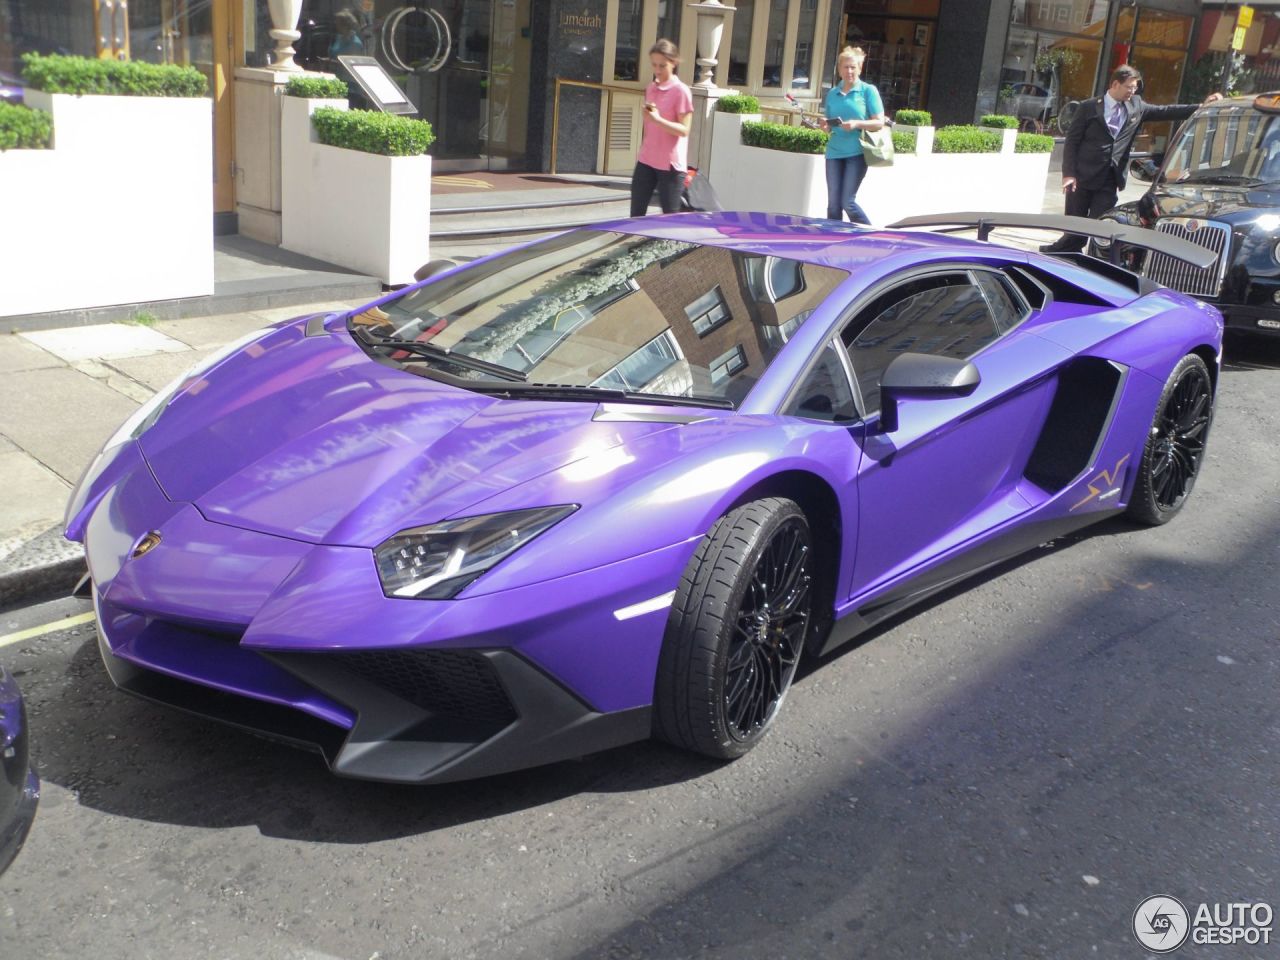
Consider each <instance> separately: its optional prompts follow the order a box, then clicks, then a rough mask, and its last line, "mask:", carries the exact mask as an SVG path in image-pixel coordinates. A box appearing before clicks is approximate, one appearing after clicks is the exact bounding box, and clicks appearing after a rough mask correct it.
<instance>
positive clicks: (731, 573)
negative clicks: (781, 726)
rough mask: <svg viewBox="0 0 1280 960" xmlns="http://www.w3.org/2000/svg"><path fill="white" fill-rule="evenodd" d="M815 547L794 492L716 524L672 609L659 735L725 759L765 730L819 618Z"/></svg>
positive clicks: (661, 674) (660, 687) (661, 677)
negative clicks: (815, 615)
mask: <svg viewBox="0 0 1280 960" xmlns="http://www.w3.org/2000/svg"><path fill="white" fill-rule="evenodd" d="M813 552H814V551H813V539H812V535H811V533H810V531H809V524H808V522H807V520H806V518H805V515H804V513H803V512H802V511H801V510H800V508H799V507H798V506H797V505H796V504H795V503H794V502H792V501H791V500H784V499H781V498H770V499H767V500H757V501H754V502H752V503H748V504H746V505H744V506H742V507H739V508H738V509H736V510H734V511H732V512H731V513H729V514H727V515H726V516H724V517H722V518H721V519H720V520H719V522H717V523H716V525H715V527H714V528H713V529H712V530H711V532H710V533H709V534H708V535H707V537H706V538H705V539H704V540H703V542H702V543H701V545H700V546H699V548H698V550H697V552H696V553H695V554H694V556H693V559H692V560H691V561H690V562H689V567H688V569H687V570H686V571H685V574H684V576H683V577H682V578H681V581H680V587H679V589H678V590H677V591H676V598H675V601H674V603H673V604H672V608H671V615H670V617H669V618H668V622H667V632H666V637H665V638H664V641H663V646H662V653H661V656H660V658H659V663H658V675H657V683H656V685H655V689H654V731H655V733H656V734H657V735H658V736H659V737H661V738H662V739H664V740H667V741H669V742H671V743H674V744H676V745H677V746H682V747H685V748H687V749H690V750H694V751H696V752H698V753H702V754H706V755H707V756H711V757H717V758H719V759H732V758H734V757H739V756H742V755H743V754H744V753H746V752H747V751H748V750H750V749H751V748H752V747H753V746H755V745H756V743H758V742H759V741H760V740H761V739H762V738H763V737H764V735H765V732H766V731H767V730H768V729H769V726H770V725H771V724H772V723H773V720H774V718H776V717H777V715H778V711H779V709H780V708H781V706H782V702H783V700H784V699H785V698H786V694H787V690H788V689H789V688H790V686H791V681H792V679H793V678H794V677H795V672H796V665H797V664H798V663H799V661H800V654H801V653H802V651H803V650H804V643H805V638H806V636H807V635H808V632H809V628H810V623H811V621H812V619H813V613H814V610H813V607H814V582H813V575H812V572H811V567H812V563H813Z"/></svg>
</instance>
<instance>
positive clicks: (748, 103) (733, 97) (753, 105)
mask: <svg viewBox="0 0 1280 960" xmlns="http://www.w3.org/2000/svg"><path fill="white" fill-rule="evenodd" d="M716 110H718V111H719V112H720V113H759V112H760V101H759V99H758V98H756V97H753V96H751V95H749V94H745V93H730V94H726V95H725V96H723V97H721V98H720V99H719V100H717V101H716Z"/></svg>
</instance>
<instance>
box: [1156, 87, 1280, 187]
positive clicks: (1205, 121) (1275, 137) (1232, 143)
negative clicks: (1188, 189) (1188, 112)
mask: <svg viewBox="0 0 1280 960" xmlns="http://www.w3.org/2000/svg"><path fill="white" fill-rule="evenodd" d="M1275 180H1280V124H1278V123H1277V122H1276V117H1275V116H1273V115H1272V114H1268V113H1260V112H1259V111H1257V110H1255V109H1253V108H1252V107H1251V106H1248V105H1242V106H1235V107H1227V108H1223V109H1218V110H1212V111H1209V112H1206V113H1203V114H1200V115H1199V116H1196V117H1193V118H1192V119H1191V120H1190V121H1189V122H1188V123H1187V124H1186V125H1185V126H1184V127H1183V128H1182V133H1181V136H1180V137H1179V138H1178V143H1177V146H1175V147H1174V149H1173V150H1172V151H1171V152H1170V154H1169V156H1168V158H1167V159H1166V160H1165V164H1164V170H1163V171H1162V172H1161V175H1160V182H1162V183H1192V184H1194V183H1206V184H1208V183H1216V184H1224V185H1231V184H1237V185H1241V186H1252V185H1255V184H1259V183H1265V182H1269V181H1275Z"/></svg>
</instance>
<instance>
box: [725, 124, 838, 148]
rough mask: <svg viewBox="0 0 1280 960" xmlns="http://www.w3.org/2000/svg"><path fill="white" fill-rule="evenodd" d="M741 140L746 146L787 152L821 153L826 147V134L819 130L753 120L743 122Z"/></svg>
mask: <svg viewBox="0 0 1280 960" xmlns="http://www.w3.org/2000/svg"><path fill="white" fill-rule="evenodd" d="M742 142H743V143H744V144H746V145H747V146H748V147H764V148H765V149H767V150H785V151H787V152H788V153H823V152H824V151H825V150H826V149H827V135H826V134H825V133H823V132H822V131H821V130H810V129H809V128H808V127H789V126H787V125H786V124H785V123H764V122H757V121H754V120H748V121H746V122H745V123H743V125H742Z"/></svg>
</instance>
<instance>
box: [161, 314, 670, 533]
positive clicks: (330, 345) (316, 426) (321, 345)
mask: <svg viewBox="0 0 1280 960" xmlns="http://www.w3.org/2000/svg"><path fill="white" fill-rule="evenodd" d="M255 348H257V349H255ZM596 409H597V408H596V405H595V404H593V403H590V402H586V403H578V402H558V403H548V402H542V401H527V402H526V401H508V400H495V399H494V398H492V397H488V396H485V395H483V394H478V393H472V392H470V391H467V390H462V389H459V388H455V387H451V386H447V385H445V384H441V383H437V382H434V381H432V380H428V379H425V378H422V377H418V376H415V375H413V374H411V373H408V372H406V371H404V370H398V369H393V368H389V367H387V366H384V365H382V364H379V363H376V362H374V361H373V360H370V359H369V358H368V357H367V356H365V354H364V353H363V352H362V351H360V349H359V348H358V347H356V346H355V345H354V344H353V343H352V342H351V340H350V338H349V337H347V336H346V335H345V334H341V335H334V336H326V337H316V338H302V337H301V335H300V333H299V331H297V330H296V329H292V330H283V331H279V332H277V333H275V334H273V335H271V336H269V337H268V338H266V339H265V340H263V341H259V342H258V343H257V344H252V345H250V347H249V348H247V349H246V350H245V351H242V352H241V353H240V354H237V355H235V356H233V357H232V358H230V359H229V360H228V361H227V362H226V363H224V364H222V365H221V366H219V367H218V368H216V370H215V371H213V372H212V373H211V374H209V375H207V376H206V377H205V378H204V379H202V380H200V381H197V383H196V384H195V385H194V386H192V387H188V388H187V389H186V390H185V391H183V392H182V393H180V394H179V395H178V396H177V397H176V398H175V399H174V401H173V402H172V403H171V404H170V407H169V409H168V410H166V412H165V414H164V415H163V416H162V417H161V418H160V419H159V421H158V422H157V423H156V425H155V426H154V427H152V428H151V430H149V431H148V432H147V433H145V434H144V435H143V437H142V439H141V444H142V449H143V453H144V454H145V456H146V458H147V462H148V463H149V465H150V466H151V469H152V471H153V472H154V474H155V476H156V479H157V480H158V481H159V483H160V485H161V487H162V488H163V490H164V491H165V494H166V495H167V496H168V497H170V498H171V499H174V500H180V501H188V502H193V503H195V505H196V507H197V508H198V509H199V510H200V512H201V513H202V514H203V515H204V516H205V517H206V518H208V519H210V520H214V521H217V522H222V523H227V524H231V525H233V526H239V527H244V528H248V529H254V530H260V531H263V532H267V533H274V534H278V535H281V536H286V537H291V538H294V539H298V540H303V541H307V542H314V543H329V544H344V545H352V546H374V545H376V544H377V543H380V542H381V541H382V540H384V539H385V538H386V537H388V536H390V535H391V534H393V533H395V532H396V531H398V530H401V529H404V528H405V527H409V526H415V525H420V524H423V523H431V522H434V521H437V520H440V519H443V518H446V517H450V516H456V515H458V514H459V513H460V512H462V511H465V510H467V508H469V507H471V506H472V505H474V504H476V503H478V502H479V501H481V500H483V499H486V498H488V497H490V496H492V495H494V494H496V493H499V492H502V491H504V490H507V489H509V488H511V487H513V486H516V485H517V484H521V483H524V482H526V481H528V480H530V479H533V478H534V477H537V476H539V475H541V474H543V473H546V472H548V471H551V470H555V469H557V468H559V467H562V466H564V465H566V464H568V463H571V462H573V461H574V460H577V459H580V458H582V457H583V456H585V455H587V454H588V453H597V452H599V451H600V450H602V449H607V448H609V447H611V446H615V445H617V444H620V443H625V442H627V441H630V440H634V439H637V438H639V437H642V436H646V435H648V434H650V433H653V432H656V431H660V430H668V429H671V424H670V423H648V422H593V420H592V415H593V414H594V413H595V412H596Z"/></svg>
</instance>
